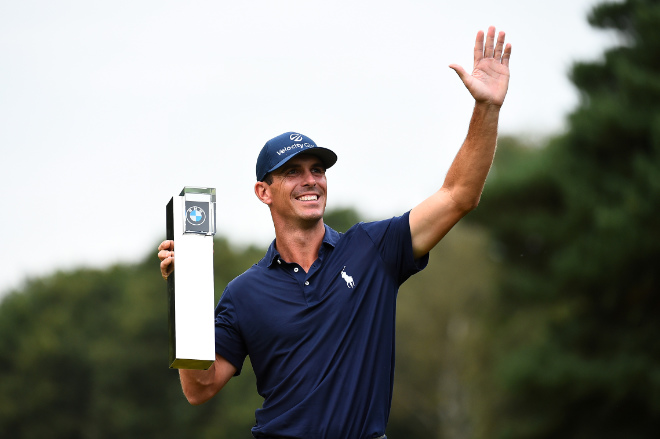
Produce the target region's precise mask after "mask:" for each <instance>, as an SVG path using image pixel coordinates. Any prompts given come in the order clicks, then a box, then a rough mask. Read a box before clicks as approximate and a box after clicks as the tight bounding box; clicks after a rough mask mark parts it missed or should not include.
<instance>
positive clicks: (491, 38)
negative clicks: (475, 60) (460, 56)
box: [484, 26, 495, 58]
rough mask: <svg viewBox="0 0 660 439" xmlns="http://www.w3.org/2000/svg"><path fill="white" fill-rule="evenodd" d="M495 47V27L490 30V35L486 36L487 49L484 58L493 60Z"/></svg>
mask: <svg viewBox="0 0 660 439" xmlns="http://www.w3.org/2000/svg"><path fill="white" fill-rule="evenodd" d="M494 47H495V26H491V27H489V28H488V34H487V35H486V47H485V48H484V58H493V56H494V53H495V52H494V49H493V48H494Z"/></svg>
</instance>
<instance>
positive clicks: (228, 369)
mask: <svg viewBox="0 0 660 439" xmlns="http://www.w3.org/2000/svg"><path fill="white" fill-rule="evenodd" d="M158 259H160V273H161V275H162V276H163V278H164V279H167V277H168V276H169V275H170V274H172V271H174V241H171V240H167V241H163V242H161V243H160V245H159V246H158ZM235 373H236V367H234V365H232V364H231V363H230V362H229V361H227V360H225V359H224V358H223V357H221V356H220V355H218V354H215V361H214V362H213V364H212V365H211V367H209V368H208V370H193V369H179V378H180V379H181V389H182V390H183V394H184V395H185V396H186V399H187V400H188V402H189V403H190V404H192V405H199V404H203V403H205V402H206V401H208V400H209V399H211V398H213V397H214V396H215V395H216V394H217V393H218V392H219V391H220V390H221V389H222V388H223V387H224V386H225V384H227V382H228V381H229V380H230V379H231V377H233V376H234V374H235Z"/></svg>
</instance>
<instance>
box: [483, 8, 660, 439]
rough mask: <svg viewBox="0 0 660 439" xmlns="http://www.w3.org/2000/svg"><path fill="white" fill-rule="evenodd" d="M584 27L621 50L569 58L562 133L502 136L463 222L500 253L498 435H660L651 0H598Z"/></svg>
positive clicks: (658, 116)
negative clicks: (570, 86) (610, 35)
mask: <svg viewBox="0 0 660 439" xmlns="http://www.w3.org/2000/svg"><path fill="white" fill-rule="evenodd" d="M589 22H590V23H591V24H592V25H593V26H595V27H598V28H602V29H608V30H611V31H615V32H616V33H617V34H618V35H619V37H620V41H622V44H621V45H620V46H618V47H615V48H612V49H609V50H608V51H606V53H605V54H604V57H603V59H601V60H599V61H596V62H583V63H577V64H576V65H574V67H573V69H572V73H571V79H572V81H573V82H574V84H575V85H576V87H577V88H578V90H579V92H580V98H581V100H580V104H579V106H578V108H577V109H576V110H575V111H574V112H573V113H572V114H571V115H570V117H569V129H568V131H567V132H566V134H564V135H561V136H559V137H556V138H554V139H552V140H551V141H550V142H549V144H548V145H547V147H546V148H543V149H541V150H534V149H530V148H525V147H523V146H522V145H521V144H520V143H517V144H516V142H514V141H512V140H511V139H508V140H507V139H504V141H503V142H501V143H502V144H501V145H500V146H501V148H500V151H499V152H498V154H500V156H499V157H497V159H496V160H497V161H496V163H495V167H494V169H493V173H492V175H491V178H489V182H488V184H487V187H486V191H485V194H484V198H483V201H482V204H481V206H480V207H479V209H478V210H477V211H476V212H475V214H474V215H473V216H472V218H473V219H475V220H478V221H480V222H482V223H483V224H485V225H488V226H489V227H491V230H492V232H493V234H494V237H495V244H494V249H493V251H494V252H495V253H496V254H497V256H498V258H500V261H501V262H500V274H501V276H500V278H501V279H500V283H499V285H500V295H499V301H498V304H499V306H498V308H497V309H498V312H497V314H496V317H497V319H496V320H494V322H493V324H494V329H493V334H494V336H493V352H495V354H496V355H497V358H498V367H497V369H496V371H497V379H498V380H499V382H500V384H501V386H502V388H501V392H502V394H503V395H505V396H504V397H502V398H501V399H500V400H499V404H498V405H497V409H498V414H499V416H501V418H500V421H499V422H498V423H497V427H496V436H497V437H501V438H556V437H569V438H593V437H601V438H609V437H611V438H623V437H625V438H647V437H656V435H657V433H658V431H660V337H659V336H658V335H659V334H660V318H658V316H659V315H660V272H659V271H658V269H657V264H658V261H660V228H659V227H658V226H657V224H658V221H657V217H658V215H659V214H660V203H658V200H660V2H659V1H658V0H626V1H624V2H622V3H604V4H601V5H598V6H596V7H595V8H594V9H593V10H592V12H591V14H590V16H589ZM490 437H493V436H490Z"/></svg>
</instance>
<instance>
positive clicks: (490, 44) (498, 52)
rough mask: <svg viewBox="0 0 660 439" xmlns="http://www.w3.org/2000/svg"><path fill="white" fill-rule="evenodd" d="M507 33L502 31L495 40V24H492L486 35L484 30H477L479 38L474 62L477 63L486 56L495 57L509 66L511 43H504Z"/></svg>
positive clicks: (476, 43)
mask: <svg viewBox="0 0 660 439" xmlns="http://www.w3.org/2000/svg"><path fill="white" fill-rule="evenodd" d="M484 37H485V39H484ZM505 37H506V34H505V33H504V32H502V31H500V32H499V33H498V34H497V41H495V26H490V27H489V28H488V31H487V32H486V34H485V35H484V32H483V31H479V32H477V39H476V40H475V43H474V63H475V65H476V64H477V63H478V62H479V61H481V60H482V59H484V58H494V59H495V61H501V62H502V64H504V65H506V66H508V65H509V59H510V58H511V44H507V45H506V46H505V45H504V40H505Z"/></svg>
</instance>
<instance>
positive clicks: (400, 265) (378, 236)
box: [363, 212, 429, 285]
mask: <svg viewBox="0 0 660 439" xmlns="http://www.w3.org/2000/svg"><path fill="white" fill-rule="evenodd" d="M409 217H410V212H406V213H404V214H403V215H402V216H399V217H394V218H390V219H388V220H383V221H375V222H371V223H365V224H363V227H364V230H365V232H366V233H367V235H368V236H369V238H370V239H371V240H372V241H373V243H374V245H375V246H376V247H377V248H378V251H379V253H380V255H381V257H382V259H383V261H384V262H385V264H387V265H388V266H389V267H390V270H392V273H395V274H396V276H397V280H398V283H399V285H401V284H402V283H404V282H405V281H406V280H407V279H408V278H409V277H410V276H412V275H413V274H415V273H417V272H419V271H421V270H423V269H424V268H425V267H426V265H427V264H428V262H429V254H428V253H427V254H425V255H424V256H422V257H421V258H419V259H415V257H414V256H413V248H412V236H411V234H410V220H409Z"/></svg>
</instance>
